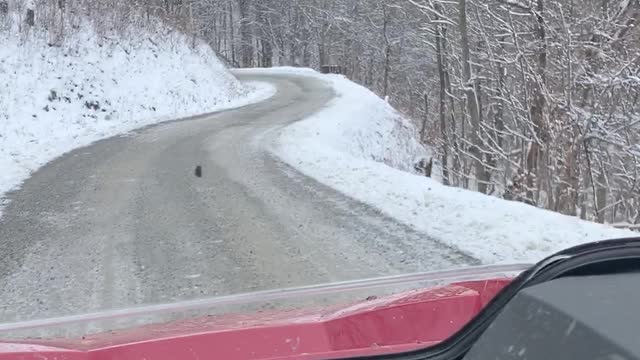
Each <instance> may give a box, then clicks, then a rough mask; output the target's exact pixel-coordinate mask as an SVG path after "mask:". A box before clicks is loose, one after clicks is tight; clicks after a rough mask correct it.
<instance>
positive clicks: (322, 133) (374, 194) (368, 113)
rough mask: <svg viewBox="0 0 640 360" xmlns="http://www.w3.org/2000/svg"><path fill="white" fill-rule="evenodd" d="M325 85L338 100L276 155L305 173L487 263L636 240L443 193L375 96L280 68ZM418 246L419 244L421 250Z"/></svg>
mask: <svg viewBox="0 0 640 360" xmlns="http://www.w3.org/2000/svg"><path fill="white" fill-rule="evenodd" d="M262 71H268V72H272V73H299V74H304V75H307V76H313V77H317V78H320V79H323V80H325V81H327V82H328V83H329V84H331V86H332V87H333V88H334V90H335V92H336V93H337V95H338V96H337V97H336V98H335V99H334V100H333V101H332V102H331V103H330V104H329V106H328V107H327V108H325V109H324V110H322V111H320V112H318V113H316V114H315V116H312V117H310V118H308V119H305V120H303V121H300V122H298V123H295V124H293V125H291V126H289V127H288V128H285V129H284V131H283V132H282V134H281V135H280V137H279V139H278V142H277V144H276V145H275V147H274V151H275V152H276V153H277V154H278V155H279V156H280V157H281V158H282V159H283V160H285V161H286V162H287V163H289V164H291V165H293V166H295V167H296V168H298V169H299V170H300V171H302V172H303V173H305V174H307V175H309V176H312V177H314V178H315V179H317V180H319V181H320V182H322V183H324V184H326V185H328V186H331V187H333V188H335V189H337V190H339V191H341V192H343V193H345V194H347V195H349V196H351V197H353V198H356V199H358V200H360V201H362V202H364V203H367V204H370V205H372V206H374V207H377V208H378V209H379V210H381V211H382V212H384V213H385V214H387V215H389V216H392V217H394V218H396V219H398V220H399V221H401V222H403V223H406V224H408V225H410V226H412V227H414V228H415V229H417V230H419V231H421V232H424V233H425V234H428V237H427V236H425V238H424V241H432V240H431V239H430V238H432V239H434V240H437V241H440V242H442V243H445V244H447V245H450V246H453V247H455V248H457V249H460V250H461V251H463V252H465V253H468V254H469V255H471V256H473V257H476V258H477V259H479V260H481V261H482V262H483V263H498V262H510V261H530V262H535V261H538V260H541V259H542V258H544V257H545V256H548V255H550V254H552V253H554V252H556V251H559V250H562V249H564V248H567V247H570V246H573V245H576V244H581V243H585V242H591V241H597V240H603V239H608V238H618V237H629V236H634V235H635V233H633V232H631V231H627V230H620V229H614V228H612V227H608V226H605V225H601V224H596V223H591V222H587V221H582V220H580V219H578V218H574V217H569V216H565V215H561V214H558V213H554V212H551V211H547V210H542V209H538V208H535V207H532V206H529V205H526V204H522V203H518V202H511V201H506V200H502V199H499V198H496V197H491V196H486V195H482V194H479V193H477V192H472V191H468V190H463V189H458V188H453V187H447V186H443V185H442V184H440V183H438V182H436V181H434V180H432V179H429V178H426V177H424V176H420V175H416V174H414V173H412V171H413V170H412V169H413V164H414V163H415V162H416V161H417V160H418V159H420V158H423V157H425V155H426V154H427V151H426V150H425V149H424V148H423V147H422V146H421V145H420V144H419V143H418V142H417V140H415V139H417V132H416V130H415V128H414V127H413V126H412V125H411V124H410V123H409V122H408V121H407V120H406V119H403V118H402V116H401V115H400V114H399V113H398V112H396V111H395V110H394V109H393V108H392V107H391V106H390V105H388V104H387V103H386V102H384V101H383V100H382V99H380V98H379V97H377V96H376V95H375V94H373V93H372V92H370V91H369V90H367V89H365V88H364V87H361V86H359V85H357V84H355V83H353V82H351V81H349V80H347V79H346V78H344V77H342V76H339V75H321V74H318V73H316V72H313V71H311V70H307V69H293V68H276V69H268V70H262ZM416 246H418V247H419V246H420V244H416Z"/></svg>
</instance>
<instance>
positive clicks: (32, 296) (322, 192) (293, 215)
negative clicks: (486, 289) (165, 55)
mask: <svg viewBox="0 0 640 360" xmlns="http://www.w3.org/2000/svg"><path fill="white" fill-rule="evenodd" d="M241 79H243V80H258V81H268V82H270V83H273V84H274V85H275V86H277V89H278V93H277V94H276V95H275V96H274V97H273V98H271V99H269V100H267V101H264V102H262V103H259V104H255V105H251V106H247V107H243V108H240V109H236V110H232V111H226V112H221V113H216V114H209V115H203V116H200V117H196V118H191V119H186V120H181V121H174V122H169V123H164V124H161V125H156V126H152V127H147V128H144V129H141V130H139V131H136V132H134V133H131V134H128V135H126V136H120V137H115V138H111V139H108V140H103V141H100V142H97V143H95V144H93V145H91V146H88V147H85V148H81V149H78V150H76V151H73V152H71V153H68V154H66V155H65V156H63V157H61V158H58V159H57V160H55V161H53V162H51V163H50V164H48V165H47V166H45V167H43V168H42V169H40V170H39V171H37V172H36V173H35V174H34V175H33V176H32V178H30V179H29V180H28V181H26V182H25V183H24V185H23V186H22V188H21V189H20V190H19V191H15V192H13V193H10V194H9V195H8V200H10V202H9V205H8V206H7V207H6V208H5V210H4V212H3V216H2V218H0V250H1V251H0V253H1V254H2V256H0V322H9V321H17V320H27V319H36V318H43V317H51V316H61V315H67V314H76V313H82V312H88V311H96V310H102V309H113V308H121V307H128V306H131V305H136V304H149V303H164V302H172V301H177V300H185V299H194V298H199V297H205V296H206V297H208V296H215V295H223V294H232V293H239V292H247V291H254V290H260V289H273V288H280V287H291V286H297V285H307V284H316V283H324V282H332V281H338V280H348V279H357V278H365V277H372V276H381V275H391V274H398V273H403V272H412V271H422V270H435V269H442V268H448V267H452V266H459V265H462V264H467V263H473V262H474V260H473V259H470V258H468V257H466V256H464V255H463V254H460V253H457V252H456V251H454V250H452V249H449V248H447V247H445V246H443V245H442V244H440V243H438V242H435V241H433V242H430V244H431V245H429V246H427V247H425V246H424V245H420V246H418V245H416V243H420V244H424V243H425V242H424V241H423V240H420V241H418V239H424V238H425V237H427V235H425V234H421V233H417V232H415V231H412V230H411V229H409V228H408V227H406V226H403V225H401V224H399V223H397V222H396V221H394V220H392V219H390V218H387V217H385V216H383V215H382V214H380V213H379V212H378V211H376V210H375V209H372V208H370V207H368V206H366V205H363V204H362V203H359V202H357V201H354V200H352V199H350V198H348V197H345V196H344V195H342V194H340V193H338V192H336V191H334V190H332V189H330V188H327V187H325V186H323V185H321V184H319V183H317V182H316V181H314V180H312V179H310V178H307V177H305V176H304V175H302V174H300V173H298V172H297V171H296V170H294V169H293V168H291V167H290V166H288V165H286V164H284V163H282V162H280V161H279V160H278V159H277V158H275V157H274V156H273V155H271V154H270V152H269V150H268V148H269V146H270V144H272V143H273V141H274V139H275V136H276V135H277V134H278V130H279V129H281V128H282V127H283V126H286V125H287V124H290V123H292V122H294V121H298V120H300V119H302V118H304V117H305V116H308V115H310V114H312V113H313V112H314V111H317V110H318V109H320V108H322V107H323V106H325V105H326V103H327V102H328V101H329V100H330V99H331V98H332V97H333V93H332V91H331V89H330V88H328V87H327V86H326V85H325V84H324V83H323V82H321V81H318V80H314V79H311V78H305V77H301V76H255V75H254V76H249V75H241ZM198 165H200V166H201V167H202V177H201V178H198V177H196V176H195V175H194V170H195V168H196V166H198Z"/></svg>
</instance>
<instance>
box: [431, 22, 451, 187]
mask: <svg viewBox="0 0 640 360" xmlns="http://www.w3.org/2000/svg"><path fill="white" fill-rule="evenodd" d="M439 19H440V18H439V17H438V16H437V15H436V22H435V23H434V28H435V35H436V59H437V60H436V62H437V64H438V77H439V80H440V91H439V107H440V109H439V113H440V114H439V115H440V134H441V136H442V158H441V160H440V162H441V166H442V183H443V184H444V185H449V140H448V136H447V121H446V111H447V105H446V97H447V93H446V91H447V82H446V77H445V69H444V62H443V56H444V54H443V52H442V47H443V44H442V41H443V36H442V35H443V34H442V31H441V27H442V25H440V24H439V23H438V22H437V20H439Z"/></svg>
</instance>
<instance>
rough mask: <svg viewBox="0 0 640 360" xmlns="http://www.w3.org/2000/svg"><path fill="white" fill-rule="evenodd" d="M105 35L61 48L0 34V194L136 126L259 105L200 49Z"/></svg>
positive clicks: (134, 35) (165, 35) (166, 38)
mask: <svg viewBox="0 0 640 360" xmlns="http://www.w3.org/2000/svg"><path fill="white" fill-rule="evenodd" d="M158 33H160V34H162V36H161V37H160V36H157V35H153V34H151V33H150V32H147V31H144V30H136V31H130V34H131V35H130V36H125V37H121V38H117V39H114V38H107V37H101V36H98V35H96V33H94V32H93V31H92V30H91V26H90V25H87V26H86V28H84V29H83V30H82V31H80V32H78V33H76V34H72V35H70V36H69V37H68V38H67V39H66V40H65V41H64V43H63V44H61V45H60V46H49V45H48V43H47V37H46V35H45V34H44V33H42V34H39V33H37V32H34V33H32V34H30V35H29V36H28V37H27V39H26V40H25V37H24V36H23V35H17V32H16V35H9V34H11V32H8V33H0V44H2V46H0V170H1V171H0V198H1V196H2V194H3V193H4V192H6V191H8V190H10V189H12V188H15V187H17V186H18V185H19V184H20V183H21V182H22V181H23V180H24V179H26V178H27V177H28V176H29V175H30V173H31V172H32V171H34V170H36V169H37V168H39V167H40V166H42V165H44V164H45V163H47V162H48V161H50V160H52V159H54V158H55V157H57V156H60V155H62V154H64V153H65V152H68V151H70V150H72V149H74V148H77V147H80V146H84V145H88V144H90V143H91V142H93V141H96V140H99V139H102V138H106V137H109V136H113V135H117V134H122V133H126V132H128V131H130V130H133V129H135V128H139V127H141V126H145V125H149V124H154V123H158V122H161V121H164V120H169V119H176V118H181V117H186V116H190V115H196V114H202V113H207V112H212V111H217V110H222V109H228V108H232V107H238V106H242V105H246V104H248V103H252V102H257V101H260V100H263V99H266V98H268V97H270V96H271V95H273V93H274V92H275V89H274V88H273V87H271V86H269V85H267V84H262V83H255V84H241V83H240V82H239V81H238V80H237V79H236V78H235V77H233V75H231V74H230V73H229V72H228V70H227V69H226V68H225V66H224V65H223V64H222V63H221V62H220V61H219V60H218V59H217V58H216V56H215V54H214V53H213V51H212V50H211V49H210V48H209V47H207V46H205V45H200V46H197V47H196V48H192V47H190V46H189V45H188V44H189V39H187V38H185V37H184V36H182V35H180V34H179V33H176V32H170V31H168V29H164V30H163V31H159V32H158Z"/></svg>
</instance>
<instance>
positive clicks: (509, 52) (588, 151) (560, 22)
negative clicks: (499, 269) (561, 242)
mask: <svg viewBox="0 0 640 360" xmlns="http://www.w3.org/2000/svg"><path fill="white" fill-rule="evenodd" d="M9 8H16V11H17V13H19V14H21V15H20V18H19V19H15V18H10V16H8V15H7V14H8V13H9V12H8V9H9ZM3 17H4V19H2V18H3ZM80 18H83V19H91V20H90V21H92V22H93V24H94V27H95V28H96V31H97V32H98V33H99V34H103V36H111V35H112V34H113V33H116V32H121V31H127V29H128V28H129V25H132V24H134V25H136V26H150V27H152V26H153V24H154V23H155V22H156V21H158V19H161V20H162V21H164V22H165V23H168V24H171V25H172V26H173V27H174V28H176V29H178V30H180V31H183V32H185V33H187V34H189V35H190V36H192V38H193V41H194V42H195V41H197V40H202V41H206V42H207V43H208V44H210V45H211V47H212V48H213V49H214V50H215V51H216V53H217V54H219V56H220V58H222V59H224V60H225V61H227V62H228V64H229V65H230V66H237V67H269V66H280V65H291V66H306V67H313V68H318V67H319V66H321V65H339V66H342V67H343V68H344V70H345V73H346V76H348V77H349V78H350V79H352V80H353V81H356V82H358V83H360V84H362V85H364V86H366V87H368V88H370V89H372V90H373V91H375V92H376V93H377V94H379V95H380V96H381V97H384V98H388V99H389V102H391V103H392V104H393V105H394V106H395V107H396V108H397V109H399V110H400V111H402V112H403V113H404V114H406V115H407V116H408V117H409V118H411V119H413V120H414V121H415V122H416V124H417V125H418V127H419V129H420V135H421V137H422V140H423V141H424V143H425V144H427V145H428V146H429V147H430V148H431V149H433V152H434V163H435V166H434V169H437V170H438V171H434V177H436V176H437V177H438V178H439V179H441V181H442V182H443V183H445V184H448V185H452V186H458V187H463V188H466V189H471V190H475V191H478V192H481V193H486V194H490V195H493V196H499V197H503V198H506V199H510V200H516V201H522V202H526V203H529V204H532V205H535V206H538V207H542V208H546V209H550V210H553V211H557V212H561V213H564V214H568V215H575V216H580V217H582V218H584V219H589V220H594V221H598V222H607V223H613V224H615V225H616V226H620V227H630V228H640V189H639V188H640V46H639V45H640V30H639V29H638V28H639V27H640V0H554V1H551V0H379V1H378V0H29V1H21V0H0V29H2V28H8V27H7V25H6V23H7V22H8V21H14V22H16V21H17V22H19V23H20V28H21V32H23V33H28V32H29V31H30V29H31V28H33V27H36V28H38V29H41V30H44V31H47V32H48V34H49V35H48V36H49V37H50V39H51V40H50V42H51V45H52V46H55V45H56V44H57V43H60V42H61V41H62V39H63V38H64V35H65V32H68V31H74V29H76V30H77V28H78V27H79V25H78V24H79V21H80V20H79V19H80ZM0 31H2V30H0Z"/></svg>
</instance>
